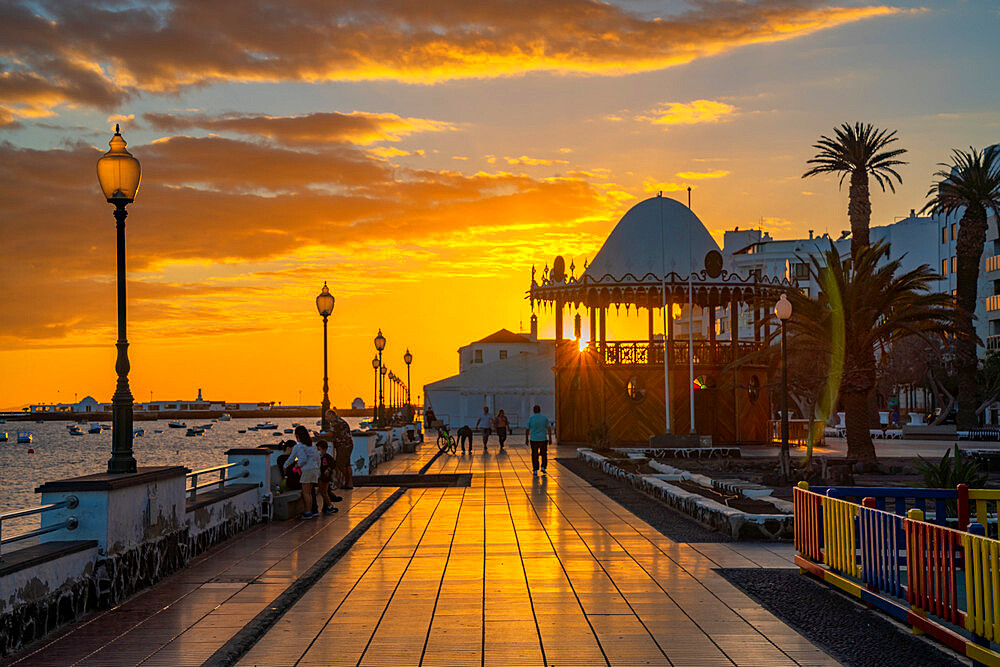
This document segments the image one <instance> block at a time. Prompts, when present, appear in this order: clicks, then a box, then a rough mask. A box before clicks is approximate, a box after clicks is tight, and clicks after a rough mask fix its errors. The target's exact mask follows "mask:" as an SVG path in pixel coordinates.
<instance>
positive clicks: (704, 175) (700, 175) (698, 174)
mask: <svg viewBox="0 0 1000 667" xmlns="http://www.w3.org/2000/svg"><path fill="white" fill-rule="evenodd" d="M728 175H729V171H728V170H726V169H714V170H712V171H679V172H677V177H678V178H684V179H687V180H689V181H700V180H705V179H709V178H724V177H726V176H728Z"/></svg>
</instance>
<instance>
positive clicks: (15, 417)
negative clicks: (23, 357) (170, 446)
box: [0, 406, 372, 422]
mask: <svg viewBox="0 0 1000 667" xmlns="http://www.w3.org/2000/svg"><path fill="white" fill-rule="evenodd" d="M224 414H228V415H229V416H231V417H232V418H233V419H273V418H275V417H281V418H285V417H306V418H309V417H313V418H315V419H319V418H320V408H319V406H316V407H314V408H300V407H299V408H280V407H278V408H268V409H267V410H157V411H155V412H146V411H141V412H140V411H136V412H134V413H133V414H132V420H133V421H137V422H140V421H156V420H163V419H170V420H173V419H192V420H199V419H218V418H219V417H221V416H222V415H224ZM337 414H339V415H340V416H341V417H371V416H372V409H371V408H365V409H363V410H353V409H349V410H342V409H337ZM0 419H6V420H7V421H17V422H33V421H38V420H42V421H88V422H106V421H111V412H110V411H105V412H6V413H0Z"/></svg>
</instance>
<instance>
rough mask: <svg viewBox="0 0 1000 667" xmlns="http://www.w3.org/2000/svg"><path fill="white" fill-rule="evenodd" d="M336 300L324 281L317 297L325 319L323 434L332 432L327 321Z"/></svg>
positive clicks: (321, 421) (321, 417) (317, 307)
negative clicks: (328, 413)
mask: <svg viewBox="0 0 1000 667" xmlns="http://www.w3.org/2000/svg"><path fill="white" fill-rule="evenodd" d="M333 304H334V298H333V295H332V294H330V288H328V287H327V286H326V281H325V280H324V281H323V290H322V291H321V292H320V293H319V296H317V297H316V310H318V311H319V314H320V316H321V317H322V318H323V405H322V406H321V407H320V410H321V413H320V417H319V419H320V430H321V431H322V432H323V433H328V432H329V431H330V422H329V421H327V419H326V412H327V410H329V409H330V379H329V377H328V375H327V368H328V367H327V353H326V320H327V318H328V317H330V315H331V314H332V313H333Z"/></svg>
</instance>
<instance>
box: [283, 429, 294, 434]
mask: <svg viewBox="0 0 1000 667" xmlns="http://www.w3.org/2000/svg"><path fill="white" fill-rule="evenodd" d="M285 433H295V431H294V430H293V429H290V428H286V429H285Z"/></svg>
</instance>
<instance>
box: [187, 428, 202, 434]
mask: <svg viewBox="0 0 1000 667" xmlns="http://www.w3.org/2000/svg"><path fill="white" fill-rule="evenodd" d="M184 435H205V429H203V428H189V429H188V430H187V433H185V434H184Z"/></svg>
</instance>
